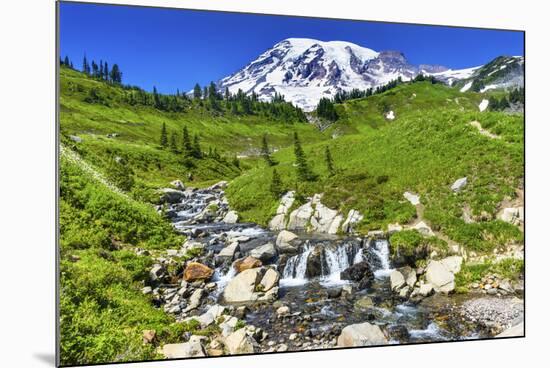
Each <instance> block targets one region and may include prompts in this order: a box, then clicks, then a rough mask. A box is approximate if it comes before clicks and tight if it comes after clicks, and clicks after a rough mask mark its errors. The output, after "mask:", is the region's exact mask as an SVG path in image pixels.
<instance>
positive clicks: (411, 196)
mask: <svg viewBox="0 0 550 368" xmlns="http://www.w3.org/2000/svg"><path fill="white" fill-rule="evenodd" d="M403 197H405V199H406V200H407V201H409V202H410V203H411V204H412V205H413V206H417V205H419V204H420V196H419V195H418V194H415V193H411V192H405V193H403Z"/></svg>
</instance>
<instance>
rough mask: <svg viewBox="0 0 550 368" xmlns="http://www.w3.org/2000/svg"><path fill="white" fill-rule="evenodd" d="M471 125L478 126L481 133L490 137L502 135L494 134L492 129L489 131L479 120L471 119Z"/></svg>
mask: <svg viewBox="0 0 550 368" xmlns="http://www.w3.org/2000/svg"><path fill="white" fill-rule="evenodd" d="M470 125H471V126H473V127H474V128H476V129H477V130H478V131H479V133H480V134H481V135H484V136H486V137H489V138H491V139H500V136H498V135H496V134H493V133H491V132H490V131H488V130H486V129H483V127H482V126H481V123H480V122H479V121H477V120H474V121H470Z"/></svg>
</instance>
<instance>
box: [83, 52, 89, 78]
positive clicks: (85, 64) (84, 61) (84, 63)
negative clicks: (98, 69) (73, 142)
mask: <svg viewBox="0 0 550 368" xmlns="http://www.w3.org/2000/svg"><path fill="white" fill-rule="evenodd" d="M82 71H83V72H84V74H88V75H90V64H88V59H87V58H86V54H84V59H83V60H82Z"/></svg>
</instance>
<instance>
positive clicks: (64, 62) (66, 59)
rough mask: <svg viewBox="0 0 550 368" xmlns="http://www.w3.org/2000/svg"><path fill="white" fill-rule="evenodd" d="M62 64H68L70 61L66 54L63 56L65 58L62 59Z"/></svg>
mask: <svg viewBox="0 0 550 368" xmlns="http://www.w3.org/2000/svg"><path fill="white" fill-rule="evenodd" d="M63 64H65V66H70V65H71V62H70V61H69V57H68V56H65V60H64V61H63Z"/></svg>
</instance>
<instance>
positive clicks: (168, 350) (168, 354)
mask: <svg viewBox="0 0 550 368" xmlns="http://www.w3.org/2000/svg"><path fill="white" fill-rule="evenodd" d="M162 354H163V355H164V357H165V358H166V359H176V358H191V357H204V356H206V353H205V352H204V348H203V347H202V345H201V343H200V342H198V341H195V342H184V343H182V344H167V345H164V346H163V347H162Z"/></svg>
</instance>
